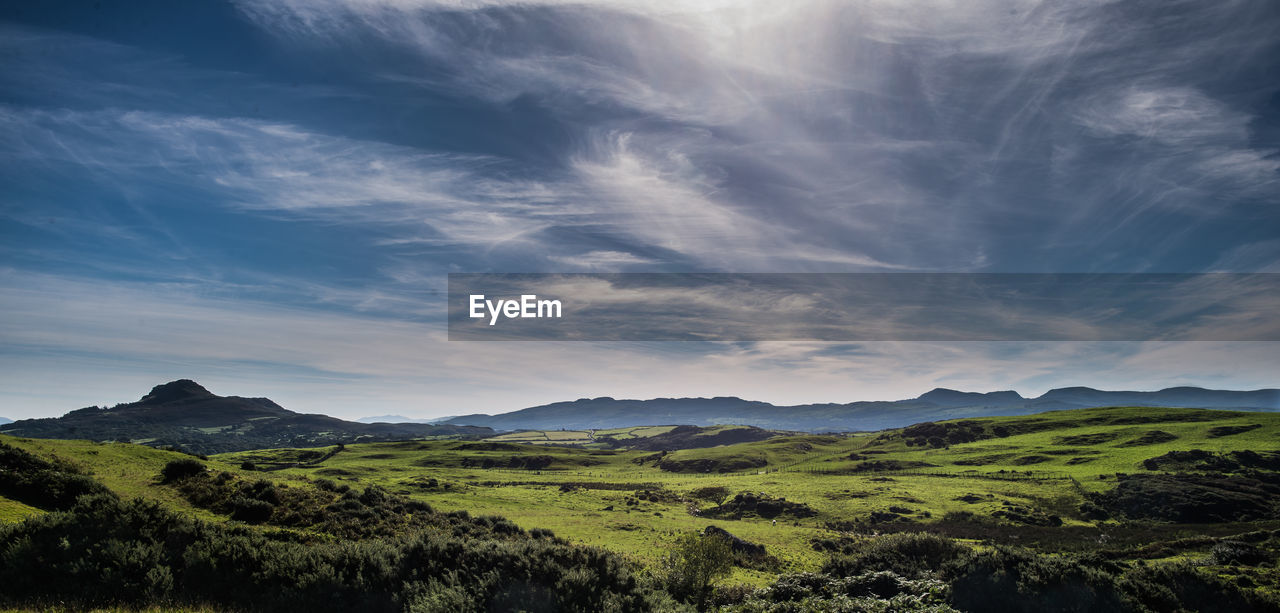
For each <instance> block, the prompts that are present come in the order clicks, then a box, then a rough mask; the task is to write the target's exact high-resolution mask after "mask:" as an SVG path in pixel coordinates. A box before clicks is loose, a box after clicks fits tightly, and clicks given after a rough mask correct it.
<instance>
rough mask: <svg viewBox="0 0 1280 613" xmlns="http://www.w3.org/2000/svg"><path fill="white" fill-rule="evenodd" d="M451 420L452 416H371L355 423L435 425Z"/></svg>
mask: <svg viewBox="0 0 1280 613" xmlns="http://www.w3.org/2000/svg"><path fill="white" fill-rule="evenodd" d="M452 418H453V416H452V415H450V416H448V417H437V418H435V419H411V418H408V417H405V416H404V415H373V416H371V417H361V418H360V419H357V420H356V421H358V422H360V423H362V424H435V423H440V422H442V421H445V420H447V419H452Z"/></svg>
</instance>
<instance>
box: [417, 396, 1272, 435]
mask: <svg viewBox="0 0 1280 613" xmlns="http://www.w3.org/2000/svg"><path fill="white" fill-rule="evenodd" d="M1098 406H1154V407H1189V408H1204V409H1248V410H1263V411H1274V410H1280V390H1277V389H1262V390H1254V391H1228V390H1208V389H1202V388H1198V387H1173V388H1169V389H1164V390H1160V391H1158V392H1127V391H1102V390H1096V389H1093V388H1088V387H1069V388H1062V389H1053V390H1049V391H1048V392H1046V393H1045V394H1044V395H1042V396H1039V397H1037V398H1024V397H1022V395H1020V394H1018V393H1017V392H1014V391H1000V392H989V393H978V392H961V391H956V390H950V389H945V388H938V389H934V390H932V391H929V392H926V393H925V394H922V395H921V396H920V397H918V398H912V399H908V400H895V401H873V402H866V401H863V402H851V403H847V404H805V405H794V406H778V405H773V404H769V403H767V402H759V401H753V400H743V399H741V398H734V397H721V398H655V399H652V400H616V399H614V398H609V397H603V398H581V399H578V400H575V401H572V402H556V403H552V404H547V405H542V406H536V407H531V408H527V409H521V410H519V411H513V412H511V413H502V414H499V415H484V414H475V415H463V416H459V417H454V418H451V419H447V420H444V421H443V422H441V423H446V424H455V425H471V426H486V427H489V428H493V429H495V430H555V429H560V428H567V429H584V428H595V429H603V428H620V427H625V426H649V425H653V426H657V425H671V424H685V425H693V426H711V425H716V424H744V425H751V426H757V427H760V428H769V429H774V430H803V431H811V432H824V431H849V430H864V431H866V430H882V429H885V428H900V427H903V426H908V425H911V424H915V423H920V422H922V421H936V420H941V419H958V418H964V417H988V416H1000V415H1027V414H1030V413H1038V412H1042V411H1051V410H1060V409H1078V408H1087V407H1098Z"/></svg>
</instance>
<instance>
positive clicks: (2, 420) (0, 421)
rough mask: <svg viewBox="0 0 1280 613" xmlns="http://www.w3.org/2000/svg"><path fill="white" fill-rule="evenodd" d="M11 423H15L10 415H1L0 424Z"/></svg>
mask: <svg viewBox="0 0 1280 613" xmlns="http://www.w3.org/2000/svg"><path fill="white" fill-rule="evenodd" d="M11 423H13V420H12V419H9V418H8V417H0V425H4V424H11Z"/></svg>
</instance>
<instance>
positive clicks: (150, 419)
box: [0, 379, 492, 453]
mask: <svg viewBox="0 0 1280 613" xmlns="http://www.w3.org/2000/svg"><path fill="white" fill-rule="evenodd" d="M0 433H4V434H10V435H13V436H27V437H35V438H59V439H89V440H94V441H126V442H134V443H140V444H145V445H149V446H153V447H164V446H170V445H172V446H176V447H180V448H183V449H186V450H188V451H192V452H196V453H219V452H227V451H242V450H247V449H263V448H268V447H285V446H294V447H314V446H317V445H329V444H334V443H351V442H357V441H360V442H372V441H391V440H404V439H411V438H423V437H434V436H487V435H489V434H492V431H491V430H490V429H488V428H484V427H474V426H458V425H428V424H408V423H406V424H390V423H376V424H363V423H357V422H350V421H345V420H341V419H338V418H336V417H329V416H327V415H314V414H304V413H295V412H293V411H290V410H288V409H285V408H284V407H281V406H280V405H278V404H276V403H275V402H272V401H271V400H269V399H267V398H242V397H240V396H218V395H216V394H214V393H212V392H210V391H209V390H207V389H205V388H204V387H202V386H201V385H200V384H198V383H196V382H195V381H192V380H190V379H179V380H177V381H171V382H169V383H165V384H163V385H157V386H155V387H154V388H152V389H151V391H150V392H148V393H147V394H146V395H145V396H143V397H142V398H141V399H139V400H138V401H136V402H130V403H125V404H119V405H116V406H114V407H111V408H104V407H87V408H83V409H77V410H75V411H71V412H69V413H67V414H66V415H63V416H62V417H57V418H46V419H23V420H19V421H15V422H13V423H10V424H6V425H4V426H3V428H0Z"/></svg>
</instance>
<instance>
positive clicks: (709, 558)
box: [664, 532, 733, 611]
mask: <svg viewBox="0 0 1280 613" xmlns="http://www.w3.org/2000/svg"><path fill="white" fill-rule="evenodd" d="M731 556H732V550H730V548H729V542H728V541H727V540H725V539H724V538H722V537H720V536H719V535H716V534H705V533H704V534H699V533H696V532H688V533H685V534H682V535H680V536H679V537H678V538H677V539H676V542H675V543H673V545H672V550H671V553H670V554H669V555H668V556H667V559H666V560H665V561H664V562H665V569H664V570H665V571H666V573H665V574H666V577H665V579H666V581H665V582H666V588H667V591H669V592H671V594H672V595H673V596H675V597H676V598H679V599H681V600H684V601H686V602H692V603H694V605H695V606H696V607H697V608H698V610H700V611H701V610H702V609H703V607H704V606H705V604H706V601H707V597H708V596H710V595H711V588H712V586H713V584H714V583H715V582H716V581H717V580H719V579H721V578H723V577H727V576H728V575H729V573H730V572H732V571H733V562H732V557H731Z"/></svg>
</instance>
